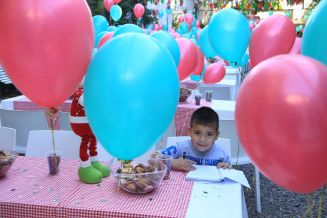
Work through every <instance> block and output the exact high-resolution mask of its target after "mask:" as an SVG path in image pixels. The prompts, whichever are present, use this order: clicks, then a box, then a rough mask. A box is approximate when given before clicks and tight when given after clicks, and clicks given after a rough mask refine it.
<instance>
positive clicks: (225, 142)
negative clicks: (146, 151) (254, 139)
mask: <svg viewBox="0 0 327 218" xmlns="http://www.w3.org/2000/svg"><path fill="white" fill-rule="evenodd" d="M188 139H191V137H190V136H176V137H168V138H167V147H168V146H171V145H174V144H176V143H177V142H181V141H185V140H188ZM216 143H218V145H219V147H220V148H221V149H222V150H223V151H224V152H225V153H226V154H227V155H228V156H229V157H230V158H231V153H232V152H231V145H230V140H229V139H225V138H218V139H217V140H216Z"/></svg>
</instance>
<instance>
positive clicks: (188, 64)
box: [176, 38, 198, 81]
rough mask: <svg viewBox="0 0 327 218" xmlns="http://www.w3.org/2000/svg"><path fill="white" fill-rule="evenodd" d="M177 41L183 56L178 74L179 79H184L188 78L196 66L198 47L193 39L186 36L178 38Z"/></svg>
mask: <svg viewBox="0 0 327 218" xmlns="http://www.w3.org/2000/svg"><path fill="white" fill-rule="evenodd" d="M176 41H177V44H178V46H179V49H180V54H181V58H180V61H179V64H178V75H179V80H180V81H182V80H183V79H185V78H187V77H188V76H189V75H190V74H191V73H192V71H193V69H194V68H195V67H196V64H197V58H198V53H197V47H196V46H195V44H194V43H193V42H192V41H191V40H189V39H185V38H177V39H176Z"/></svg>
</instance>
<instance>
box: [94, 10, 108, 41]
mask: <svg viewBox="0 0 327 218" xmlns="http://www.w3.org/2000/svg"><path fill="white" fill-rule="evenodd" d="M92 20H93V27H94V38H95V39H96V37H97V35H98V34H99V33H101V32H103V31H107V28H108V26H109V23H108V21H107V19H106V18H105V17H104V16H102V15H95V16H94V17H93V18H92ZM97 45H98V43H96V42H94V47H96V46H97Z"/></svg>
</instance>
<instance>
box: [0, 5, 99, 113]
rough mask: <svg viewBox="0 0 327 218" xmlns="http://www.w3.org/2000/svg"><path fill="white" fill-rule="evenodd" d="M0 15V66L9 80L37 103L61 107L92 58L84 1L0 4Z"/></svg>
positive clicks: (90, 37) (90, 20)
mask: <svg viewBox="0 0 327 218" xmlns="http://www.w3.org/2000/svg"><path fill="white" fill-rule="evenodd" d="M13 11H14V12H15V13H14V14H13ZM0 14H1V19H0V29H1V34H0V62H1V63H2V64H3V66H4V68H5V70H6V72H7V73H8V76H9V77H10V79H11V80H12V81H13V83H14V84H15V86H16V87H17V88H18V89H19V90H20V91H21V92H22V93H24V94H25V95H26V96H27V97H28V98H30V99H31V100H32V101H33V102H35V103H36V104H38V105H41V106H44V107H54V106H58V105H60V104H62V103H63V102H64V101H65V100H66V99H68V97H69V96H70V95H71V94H72V93H73V92H74V90H75V89H76V87H77V85H78V84H79V82H80V81H81V80H82V78H83V76H84V74H85V72H86V70H87V67H88V65H89V62H90V59H91V56H92V51H93V45H94V36H93V34H94V33H93V25H92V16H91V12H90V9H89V7H88V5H87V3H86V1H67V0H56V1H44V0H34V1H32V2H31V1H29V0H20V1H0Z"/></svg>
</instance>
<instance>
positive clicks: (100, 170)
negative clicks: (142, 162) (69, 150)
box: [69, 82, 110, 184]
mask: <svg viewBox="0 0 327 218" xmlns="http://www.w3.org/2000/svg"><path fill="white" fill-rule="evenodd" d="M69 120H70V125H71V127H72V130H73V132H74V133H75V134H76V135H78V136H80V137H81V144H80V149H79V156H80V160H81V161H80V167H79V168H78V177H79V179H80V181H82V182H84V183H88V184H96V183H99V182H101V180H102V177H107V176H109V174H110V172H109V169H108V167H106V166H105V165H103V164H102V163H100V162H99V161H98V153H97V140H96V138H95V136H94V134H93V132H92V129H91V128H90V125H89V123H88V120H87V118H86V115H85V111H84V94H83V82H82V83H81V85H80V87H79V88H78V89H77V90H76V91H75V93H74V95H73V101H72V105H71V107H70V117H69Z"/></svg>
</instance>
